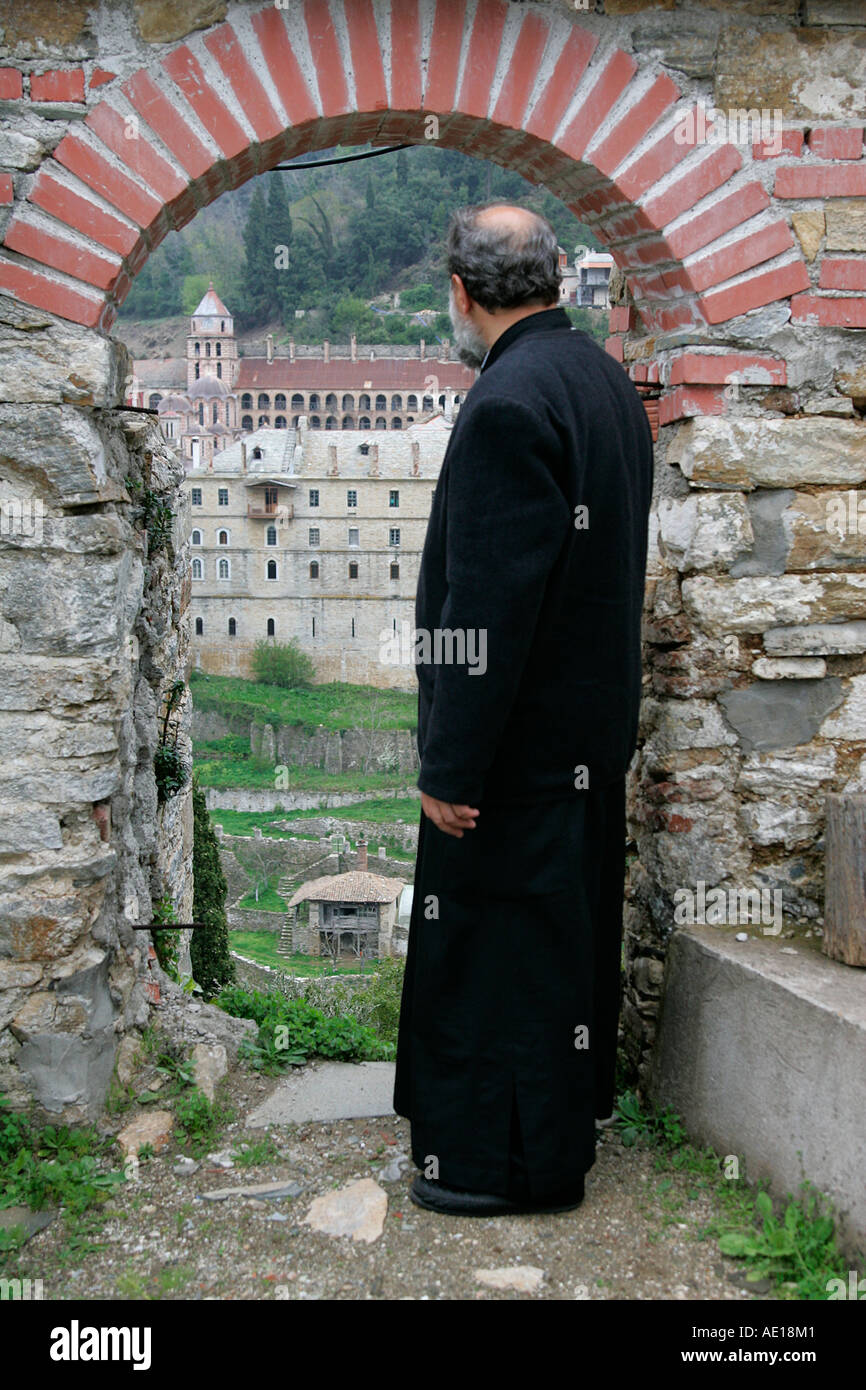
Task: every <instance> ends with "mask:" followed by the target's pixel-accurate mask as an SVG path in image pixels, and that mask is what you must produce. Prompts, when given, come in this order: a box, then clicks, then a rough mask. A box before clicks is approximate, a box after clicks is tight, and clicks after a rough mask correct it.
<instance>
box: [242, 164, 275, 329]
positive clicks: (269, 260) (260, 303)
mask: <svg viewBox="0 0 866 1390" xmlns="http://www.w3.org/2000/svg"><path fill="white" fill-rule="evenodd" d="M267 220H268V219H267V204H266V203H265V195H264V193H263V192H262V188H261V185H260V184H256V187H255V188H254V190H253V196H252V198H251V200H250V210H249V213H248V215H247V221H246V226H245V227H244V251H245V252H246V266H245V269H244V318H246V319H247V321H248V322H249V323H262V322H263V321H264V320H265V319H266V318H267V317H268V314H269V313H270V312H271V311H272V310H273V285H274V248H273V244H272V242H271V239H270V236H269V228H268V225H267Z"/></svg>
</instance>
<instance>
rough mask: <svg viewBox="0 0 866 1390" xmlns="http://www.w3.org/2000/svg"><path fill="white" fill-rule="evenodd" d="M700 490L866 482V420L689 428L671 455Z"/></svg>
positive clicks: (732, 422) (708, 422) (736, 422)
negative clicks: (702, 488) (703, 488)
mask: <svg viewBox="0 0 866 1390" xmlns="http://www.w3.org/2000/svg"><path fill="white" fill-rule="evenodd" d="M668 458H669V460H670V461H672V462H674V463H679V465H680V468H681V469H682V471H683V473H684V474H685V476H686V477H687V478H688V479H689V481H690V482H691V483H692V485H693V486H694V487H706V488H720V487H721V488H731V489H746V490H749V489H752V488H756V487H761V486H764V487H788V486H796V485H798V484H809V483H818V484H824V485H825V486H826V485H837V486H842V487H854V486H856V485H857V484H858V483H862V482H866V422H863V421H859V420H857V421H853V420H834V421H833V423H832V424H828V422H827V421H826V420H814V419H799V418H797V419H782V420H775V419H771V420H768V419H750V418H741V419H724V418H718V417H710V418H706V419H699V420H689V421H687V422H686V423H685V424H683V425H682V426H681V427H680V429H679V431H678V432H677V436H676V438H675V440H674V441H673V443H672V445H671V446H670V448H669V451H668Z"/></svg>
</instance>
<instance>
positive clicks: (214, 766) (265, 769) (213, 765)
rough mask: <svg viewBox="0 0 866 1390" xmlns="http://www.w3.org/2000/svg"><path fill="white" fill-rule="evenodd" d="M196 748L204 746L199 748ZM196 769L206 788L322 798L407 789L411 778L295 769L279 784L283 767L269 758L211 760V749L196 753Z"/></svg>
mask: <svg viewBox="0 0 866 1390" xmlns="http://www.w3.org/2000/svg"><path fill="white" fill-rule="evenodd" d="M196 748H197V749H200V748H201V744H197V745H196ZM193 766H194V768H195V772H196V776H197V777H198V780H199V783H200V784H201V786H203V787H246V788H248V789H250V790H256V791H271V792H273V791H284V792H285V793H286V795H287V796H288V795H290V794H291V792H293V791H303V792H320V793H321V794H322V795H323V796H325V795H327V794H328V793H329V792H357V793H358V794H359V795H360V794H362V793H363V792H378V791H390V790H391V789H392V788H399V787H405V786H406V785H407V783H408V781H409V778H408V776H407V774H406V773H404V772H360V771H359V772H328V771H327V769H326V768H324V767H311V766H309V765H305V766H293V767H290V768H289V769H288V773H287V774H281V777H283V776H285V777H286V781H285V782H283V781H282V780H281V781H280V784H279V785H277V773H276V768H277V767H278V766H283V764H278V763H275V762H273V761H272V760H268V759H266V758H254V757H253V756H252V754H249V753H248V754H247V755H246V756H245V757H239V756H237V755H231V756H228V757H226V756H223V755H219V756H217V757H212V756H210V754H209V750H207V749H205V750H204V756H201V754H200V753H196V755H195V756H194V758H193Z"/></svg>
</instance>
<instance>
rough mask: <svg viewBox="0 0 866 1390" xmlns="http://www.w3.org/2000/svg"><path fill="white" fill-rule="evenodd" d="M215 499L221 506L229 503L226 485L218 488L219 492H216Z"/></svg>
mask: <svg viewBox="0 0 866 1390" xmlns="http://www.w3.org/2000/svg"><path fill="white" fill-rule="evenodd" d="M217 501H218V502H219V505H220V506H221V507H227V506H228V504H229V490H228V488H227V487H221V488H220V490H219V494H218V496H217Z"/></svg>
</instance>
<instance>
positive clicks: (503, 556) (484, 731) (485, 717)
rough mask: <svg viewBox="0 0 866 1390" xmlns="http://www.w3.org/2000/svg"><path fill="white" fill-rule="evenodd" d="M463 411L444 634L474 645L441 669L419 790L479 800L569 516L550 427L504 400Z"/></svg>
mask: <svg viewBox="0 0 866 1390" xmlns="http://www.w3.org/2000/svg"><path fill="white" fill-rule="evenodd" d="M467 414H468V415H469V417H470V418H469V419H466V420H464V421H462V424H463V425H464V426H465V428H464V429H463V430H461V435H460V439H459V448H457V449H455V450H453V451H452V454H451V457H450V459H449V476H448V492H447V501H446V535H445V578H446V582H447V594H446V598H445V602H444V606H443V608H442V612H441V616H440V620H439V621H440V627H441V628H442V629H443V630H445V631H454V630H457V631H462V632H463V633H464V634H467V635H468V634H469V633H471V632H474V633H475V643H476V645H475V648H474V651H472V649H471V648H470V647H469V645H468V642H467V648H466V653H467V660H466V661H464V662H461V663H459V664H458V663H456V662H455V663H450V662H447V661H439V663H438V664H436V666H435V673H434V677H435V678H434V682H433V694H432V702H431V706H430V710H429V714H428V719H427V729H426V733H425V739H424V748H423V755H422V760H421V771H420V775H419V777H418V782H417V785H418V786H419V787H420V789H421V791H423V792H427V793H428V794H429V795H430V796H434V797H436V798H437V799H438V800H441V801H449V802H452V803H456V804H467V805H470V806H477V805H478V804H479V803H480V802H481V801H482V800H483V797H484V779H485V774H486V773H487V771H488V769H489V768H490V766H491V764H492V762H493V760H494V757H495V755H496V753H497V748H498V745H499V743H500V741H501V737H502V732H503V729H504V727H505V724H506V722H507V720H508V715H509V712H510V710H511V708H512V705H513V703H514V700H515V697H516V695H517V692H518V687H519V685H520V682H521V679H522V678H523V675H524V670H525V667H526V663H527V657H528V654H529V650H530V647H531V645H532V641H533V637H534V632H535V625H536V620H537V617H538V613H539V609H540V607H541V603H542V599H543V596H544V590H545V586H546V583H547V580H548V577H549V575H550V572H551V569H552V568H553V566H554V563H555V561H556V558H557V556H558V555H559V553H560V551H561V550H562V547H563V545H564V543H565V541H566V538H567V536H568V532H569V527H571V526H573V518H572V515H571V511H570V507H569V503H568V501H567V499H566V497H565V495H564V493H563V492H562V490H561V488H560V487H559V486H558V484H557V482H556V475H557V473H558V472H559V470H558V469H557V467H556V460H557V457H558V455H559V454H561V451H562V445H561V443H560V441H559V440H558V438H557V435H556V432H555V431H554V429H553V428H552V426H551V425H549V424H548V423H547V422H546V421H544V420H543V419H542V417H541V416H540V415H537V414H536V413H535V412H534V411H533V410H531V409H530V408H529V407H528V406H525V405H522V404H520V403H518V402H516V401H513V400H510V399H508V398H507V397H494V396H490V397H488V398H485V400H484V401H479V402H478V404H477V406H475V408H474V409H473V410H472V411H470V412H467ZM457 443H458V441H457V440H455V444H457ZM485 642H486V652H485V647H484V645H483V644H484V643H485ZM444 650H445V651H446V652H447V650H448V648H447V644H446V645H445V646H444ZM470 654H471V655H472V656H474V657H475V668H474V669H473V663H472V661H470V659H469V656H470ZM479 656H480V657H481V658H485V659H486V669H483V668H484V659H478V658H479Z"/></svg>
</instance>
